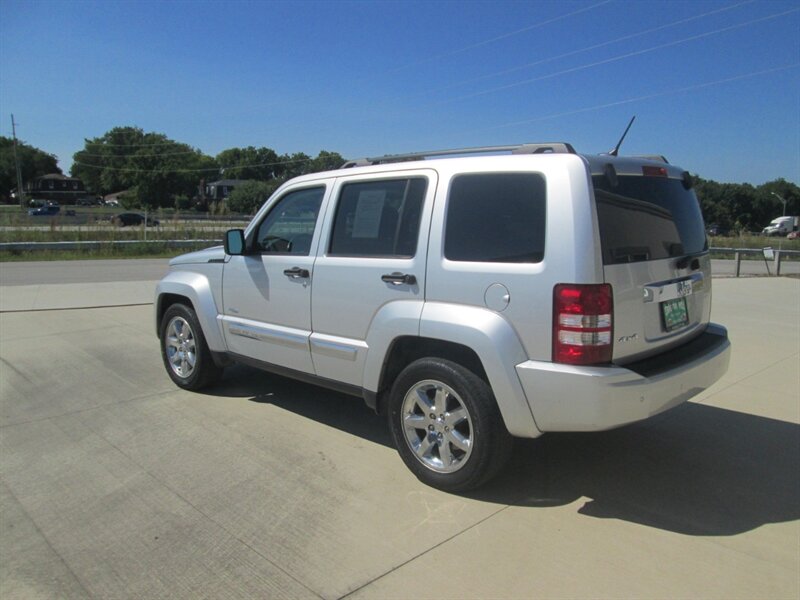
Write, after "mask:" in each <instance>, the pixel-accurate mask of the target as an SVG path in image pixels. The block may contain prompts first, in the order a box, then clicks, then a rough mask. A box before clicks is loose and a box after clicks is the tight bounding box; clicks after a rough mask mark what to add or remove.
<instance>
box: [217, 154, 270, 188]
mask: <svg viewBox="0 0 800 600" xmlns="http://www.w3.org/2000/svg"><path fill="white" fill-rule="evenodd" d="M216 160H217V164H219V166H220V169H221V170H222V171H223V174H224V176H225V178H226V179H257V180H259V181H269V180H270V179H274V178H275V177H280V175H281V171H282V169H281V165H279V164H278V163H279V162H280V158H279V157H278V155H277V153H276V152H275V151H274V150H273V149H272V148H254V147H253V146H248V147H247V148H229V149H227V150H223V151H222V152H220V153H219V154H217V159H216Z"/></svg>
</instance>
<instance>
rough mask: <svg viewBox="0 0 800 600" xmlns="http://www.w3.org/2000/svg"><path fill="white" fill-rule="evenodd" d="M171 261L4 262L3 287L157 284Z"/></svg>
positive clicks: (0, 281)
mask: <svg viewBox="0 0 800 600" xmlns="http://www.w3.org/2000/svg"><path fill="white" fill-rule="evenodd" d="M168 263H169V259H166V258H146V259H130V260H52V261H30V262H27V261H24V262H3V263H0V286H20V285H50V284H61V283H103V282H114V281H151V280H153V281H157V280H159V279H161V278H162V277H163V276H164V275H165V274H166V273H167V271H168V270H169V265H168Z"/></svg>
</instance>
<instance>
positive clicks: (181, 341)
mask: <svg viewBox="0 0 800 600" xmlns="http://www.w3.org/2000/svg"><path fill="white" fill-rule="evenodd" d="M160 334H161V358H162V359H163V360H164V367H166V369H167V374H168V375H169V376H170V378H171V379H172V381H173V382H175V384H176V385H178V386H180V387H182V388H184V389H186V390H199V389H201V388H204V387H206V386H207V385H209V384H211V383H213V382H214V381H216V380H217V379H219V377H220V375H221V374H222V369H221V368H220V367H218V366H217V365H216V364H215V363H214V359H213V358H212V357H211V352H210V350H209V349H208V346H207V345H206V339H205V337H204V336H203V330H202V329H201V328H200V323H199V321H198V320H197V315H196V314H195V312H194V310H192V309H191V308H189V307H188V306H186V305H184V304H173V305H172V306H170V307H169V308H168V309H167V310H166V312H165V313H164V317H163V318H162V319H161V329H160Z"/></svg>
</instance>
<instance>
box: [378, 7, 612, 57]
mask: <svg viewBox="0 0 800 600" xmlns="http://www.w3.org/2000/svg"><path fill="white" fill-rule="evenodd" d="M610 2H611V0H603V2H599V3H597V4H592V5H591V6H586V7H584V8H580V9H578V10H575V11H572V12H571V13H567V14H565V15H560V16H558V17H553V18H552V19H548V20H546V21H542V22H541V23H534V24H533V25H529V26H528V27H523V28H522V29H517V30H515V31H511V32H509V33H504V34H502V35H498V36H496V37H493V38H490V39H488V40H483V41H481V42H476V43H474V44H470V45H469V46H464V47H463V48H458V49H457V50H450V51H449V52H444V53H442V54H437V55H435V56H430V57H428V58H423V59H421V60H418V61H416V62H413V63H409V64H407V65H403V66H402V67H395V68H394V69H389V70H388V71H387V73H395V72H397V71H402V70H404V69H410V68H411V67H416V66H418V65H422V64H425V63H429V62H432V61H435V60H439V59H441V58H448V57H450V56H454V55H456V54H461V53H462V52H466V51H467V50H473V49H474V48H480V47H481V46H486V45H487V44H492V43H494V42H499V41H500V40H504V39H506V38H510V37H513V36H515V35H519V34H520V33H525V32H526V31H531V30H532V29H537V28H539V27H544V26H545V25H549V24H550V23H555V22H556V21H562V20H564V19H567V18H569V17H574V16H575V15H579V14H581V13H584V12H587V11H590V10H593V9H595V8H598V7H600V6H603V5H605V4H609V3H610Z"/></svg>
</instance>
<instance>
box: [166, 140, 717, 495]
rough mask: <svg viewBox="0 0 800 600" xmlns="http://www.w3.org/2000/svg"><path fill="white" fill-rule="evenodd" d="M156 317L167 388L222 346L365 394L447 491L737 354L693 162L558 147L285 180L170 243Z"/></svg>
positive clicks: (428, 477)
mask: <svg viewBox="0 0 800 600" xmlns="http://www.w3.org/2000/svg"><path fill="white" fill-rule="evenodd" d="M487 151H489V154H488V155H487V154H486V153H487ZM499 151H508V152H510V154H505V155H498V154H497V153H498V152H499ZM473 154H474V155H473ZM448 155H453V156H448ZM434 156H435V157H437V160H426V158H428V159H429V158H431V157H434ZM155 313H156V314H155V318H156V326H157V330H158V336H159V339H160V341H161V352H162V356H163V359H164V365H165V367H166V370H167V373H168V374H169V376H170V377H171V378H172V380H173V381H174V382H175V383H176V384H177V385H178V386H180V387H182V388H185V389H189V390H197V389H199V388H201V387H203V386H206V385H208V384H210V383H212V382H214V381H215V380H216V379H217V378H218V377H219V376H220V374H221V372H222V370H223V368H224V367H225V366H226V365H227V364H229V363H231V362H232V361H236V362H241V363H246V364H248V365H253V366H255V367H258V368H262V369H266V370H268V371H271V372H274V373H278V374H280V375H285V376H289V377H294V378H296V379H300V380H304V381H311V382H314V383H317V384H319V385H322V386H325V387H328V388H333V389H336V390H339V391H344V392H347V393H351V394H354V395H357V396H360V397H363V398H364V400H365V402H366V404H367V405H368V406H369V407H371V408H373V409H375V410H376V411H380V412H383V413H385V414H386V415H387V417H388V421H389V427H390V429H391V433H392V436H393V438H394V441H395V444H396V446H397V450H398V452H399V454H400V456H401V458H402V459H403V461H404V462H405V463H406V465H407V466H408V467H409V468H410V469H411V471H413V473H414V474H415V475H416V476H417V477H418V478H419V479H421V480H422V481H423V482H425V483H427V484H429V485H431V486H434V487H437V488H440V489H444V490H450V491H460V490H466V489H470V488H474V487H477V486H479V485H481V484H483V483H484V482H486V481H487V480H489V479H490V478H491V477H492V476H493V475H495V474H496V473H497V472H498V470H499V469H500V468H501V466H502V465H503V463H504V461H505V460H506V458H507V457H508V456H509V453H510V451H511V446H512V437H526V438H534V437H537V436H539V435H541V434H542V433H545V432H548V431H597V430H603V429H609V428H612V427H617V426H620V425H624V424H626V423H631V422H634V421H639V420H642V419H646V418H648V417H650V416H652V415H655V414H657V413H660V412H662V411H664V410H667V409H669V408H671V407H674V406H676V405H678V404H680V403H682V402H684V401H686V400H688V399H689V398H691V397H692V396H695V395H696V394H698V393H700V392H701V391H703V390H705V389H706V388H708V387H709V386H710V385H712V384H713V383H714V382H715V381H717V380H718V379H719V378H720V377H721V376H722V375H723V374H724V373H725V371H726V369H727V367H728V361H729V355H730V343H729V341H728V336H727V331H726V330H725V329H724V328H723V327H721V326H719V325H715V324H712V323H710V313H711V271H710V259H709V255H708V245H707V241H706V235H705V229H704V226H703V219H702V216H701V214H700V208H699V205H698V202H697V199H696V197H695V195H694V192H693V191H692V182H691V179H690V177H689V175H688V173H687V172H686V171H684V170H682V169H680V168H678V167H675V166H673V165H670V164H668V163H667V162H666V160H663V159H652V158H635V157H617V156H613V155H596V156H588V155H580V154H577V153H575V151H574V150H573V148H572V147H571V146H570V145H569V144H563V143H558V144H527V145H523V146H511V147H494V148H479V149H460V150H455V151H451V152H434V153H425V154H414V155H402V156H393V157H381V158H375V159H365V160H362V161H355V162H351V163H348V164H346V165H345V166H344V167H343V168H342V169H340V170H336V171H328V172H324V173H316V174H313V175H307V176H303V177H299V178H297V179H293V180H291V181H289V182H287V183H285V184H284V185H283V186H281V187H280V189H278V190H277V191H276V192H275V194H273V196H272V197H270V198H269V199H268V200H267V202H266V203H265V204H264V206H263V207H262V208H261V209H260V210H259V212H258V213H257V214H256V216H255V218H254V219H253V220H252V222H251V223H250V224H249V225H248V227H247V229H246V230H244V231H242V230H232V231H229V232H227V234H226V238H225V246H224V247H216V248H210V249H207V250H203V251H200V252H193V253H191V254H186V255H184V256H179V257H177V258H175V259H173V260H172V261H171V262H170V272H169V273H168V274H167V276H166V277H164V279H163V280H162V281H161V282H160V283H159V285H158V288H157V290H156V301H155Z"/></svg>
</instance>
